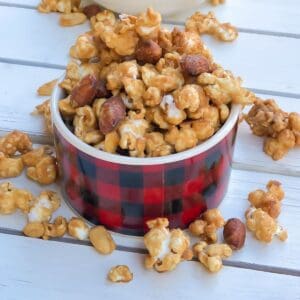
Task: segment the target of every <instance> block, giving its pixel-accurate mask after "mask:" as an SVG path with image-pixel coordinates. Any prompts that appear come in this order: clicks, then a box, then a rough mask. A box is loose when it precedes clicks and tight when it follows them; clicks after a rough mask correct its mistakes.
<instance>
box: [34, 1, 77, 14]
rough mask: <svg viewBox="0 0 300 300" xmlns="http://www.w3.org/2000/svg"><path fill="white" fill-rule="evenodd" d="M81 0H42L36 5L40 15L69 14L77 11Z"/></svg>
mask: <svg viewBox="0 0 300 300" xmlns="http://www.w3.org/2000/svg"><path fill="white" fill-rule="evenodd" d="M80 1H81V0H42V1H41V3H40V4H39V5H38V11H39V12H41V13H50V12H61V13H65V14H69V13H71V12H76V11H78V10H79V5H80Z"/></svg>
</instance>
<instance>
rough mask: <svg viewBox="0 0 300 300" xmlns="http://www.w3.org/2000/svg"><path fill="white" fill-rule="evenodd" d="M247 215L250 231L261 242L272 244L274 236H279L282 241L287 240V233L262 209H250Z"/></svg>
mask: <svg viewBox="0 0 300 300" xmlns="http://www.w3.org/2000/svg"><path fill="white" fill-rule="evenodd" d="M245 215H246V225H247V227H248V229H249V230H250V231H252V232H253V234H254V235H255V237H256V238H257V239H258V240H259V241H262V242H265V243H270V242H271V241H272V239H273V237H274V236H277V237H278V238H279V239H280V240H281V241H285V240H286V239H287V237H288V236H287V231H286V230H284V229H283V228H282V227H281V226H280V225H279V224H278V223H277V222H276V221H275V219H273V218H272V217H270V216H269V215H268V214H267V213H266V212H264V211H263V210H262V209H261V208H258V209H256V208H253V207H250V208H249V209H248V210H247V211H246V213H245Z"/></svg>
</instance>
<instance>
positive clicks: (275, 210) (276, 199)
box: [248, 180, 284, 218]
mask: <svg viewBox="0 0 300 300" xmlns="http://www.w3.org/2000/svg"><path fill="white" fill-rule="evenodd" d="M283 198H284V191H283V189H282V186H281V183H280V182H278V181H276V180H271V181H269V182H268V184H267V192H265V191H263V190H255V191H253V192H251V193H249V195H248V200H249V202H250V203H251V205H252V206H254V207H255V208H261V209H262V210H263V211H265V212H266V213H268V214H269V215H270V216H271V217H272V218H277V217H278V216H279V214H280V211H281V201H282V199H283Z"/></svg>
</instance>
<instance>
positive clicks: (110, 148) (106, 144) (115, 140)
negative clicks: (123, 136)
mask: <svg viewBox="0 0 300 300" xmlns="http://www.w3.org/2000/svg"><path fill="white" fill-rule="evenodd" d="M119 142H120V137H119V134H118V133H117V132H116V131H112V132H109V133H107V134H106V135H105V138H104V141H103V142H101V143H100V144H99V146H100V147H99V148H100V149H101V150H103V151H106V152H108V153H116V151H117V148H118V146H119Z"/></svg>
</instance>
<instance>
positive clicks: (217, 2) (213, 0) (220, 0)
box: [210, 0, 225, 6]
mask: <svg viewBox="0 0 300 300" xmlns="http://www.w3.org/2000/svg"><path fill="white" fill-rule="evenodd" d="M210 3H211V4H212V5H214V6H216V5H220V4H223V3H225V0H210Z"/></svg>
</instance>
